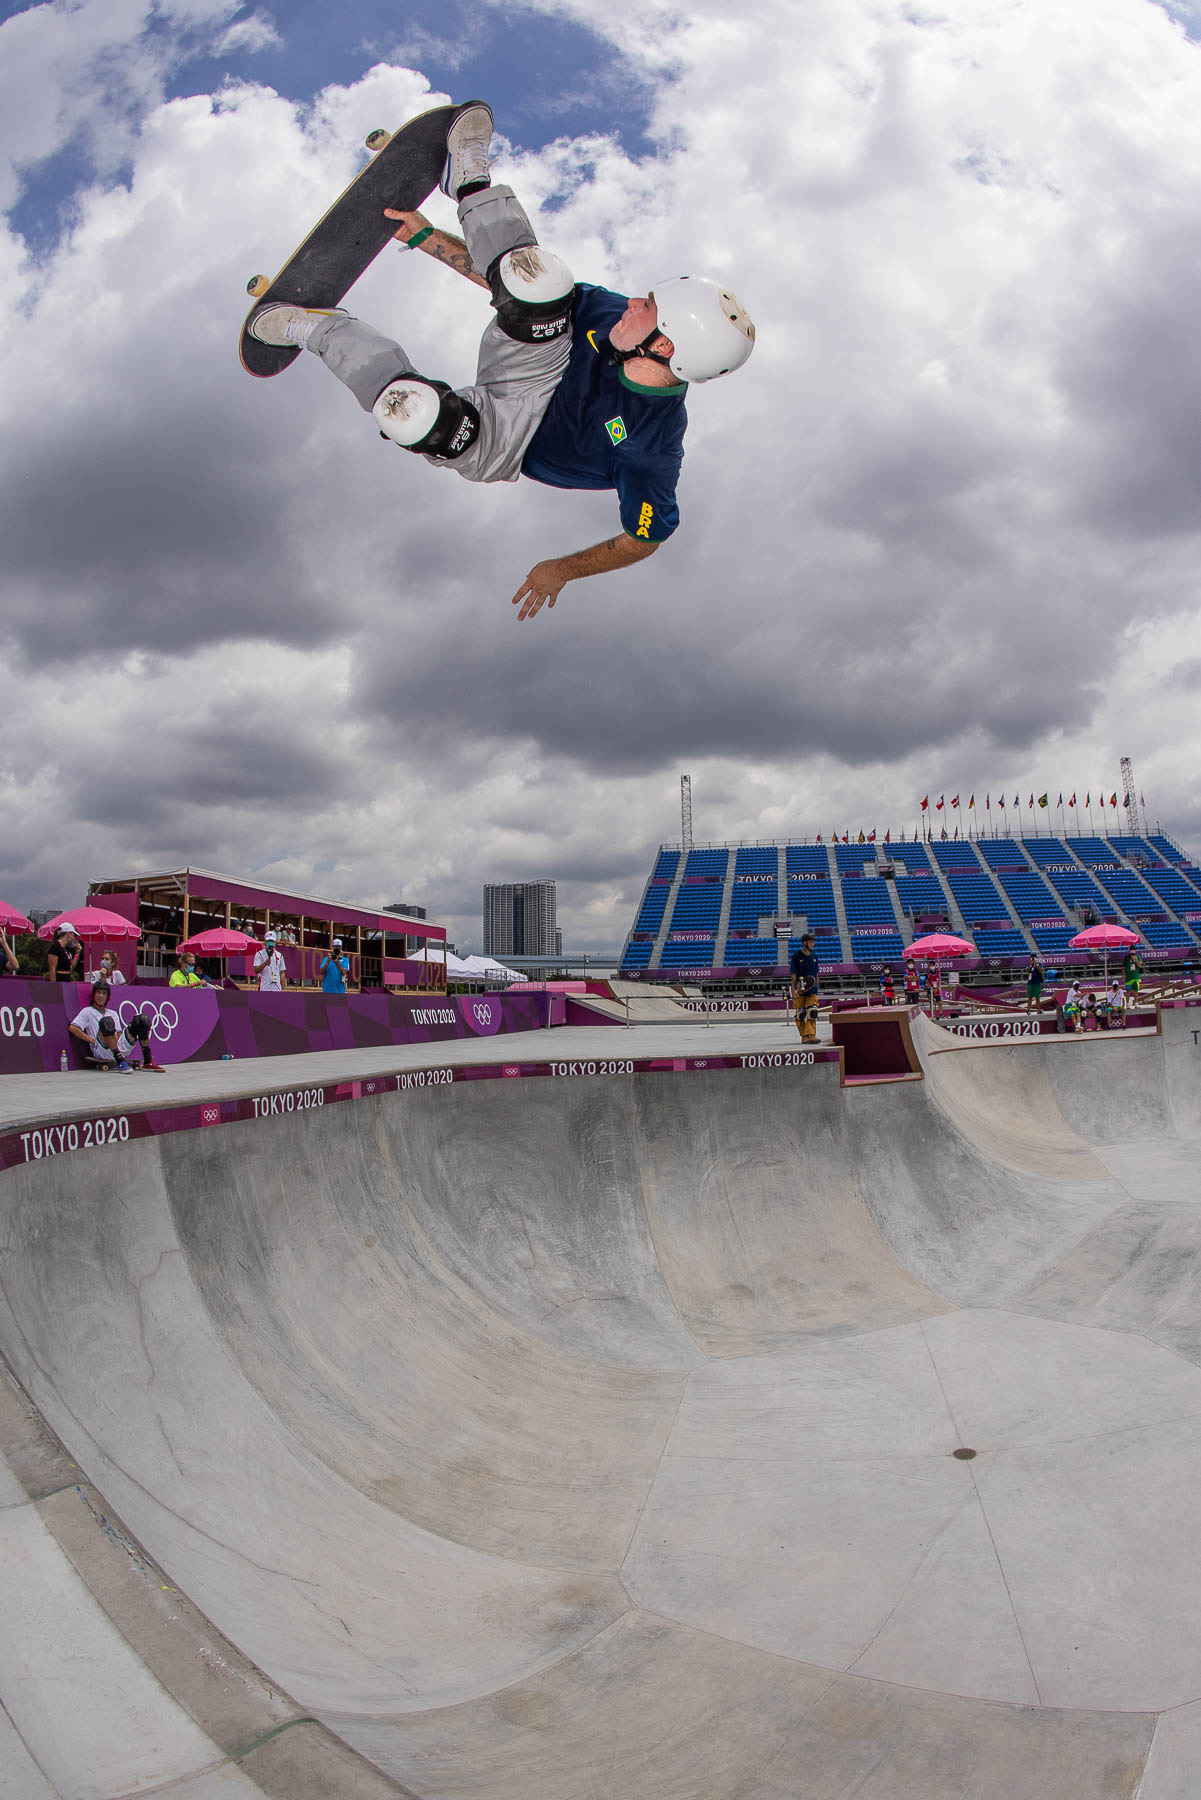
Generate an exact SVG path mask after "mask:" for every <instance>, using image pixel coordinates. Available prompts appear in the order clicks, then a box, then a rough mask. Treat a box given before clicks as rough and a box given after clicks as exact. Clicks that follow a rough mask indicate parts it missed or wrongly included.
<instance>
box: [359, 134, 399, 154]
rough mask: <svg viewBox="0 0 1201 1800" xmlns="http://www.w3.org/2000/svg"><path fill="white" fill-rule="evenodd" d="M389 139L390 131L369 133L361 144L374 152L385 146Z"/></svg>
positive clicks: (390, 136) (390, 137)
mask: <svg viewBox="0 0 1201 1800" xmlns="http://www.w3.org/2000/svg"><path fill="white" fill-rule="evenodd" d="M391 139H392V133H391V132H390V131H369V132H368V133H367V136H366V137H365V138H364V140H363V142H364V143H365V144H366V146H367V148H368V150H370V151H372V152H375V151H378V150H382V149H383V147H384V145H385V144H387V143H390V142H391Z"/></svg>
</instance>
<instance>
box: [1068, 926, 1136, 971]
mask: <svg viewBox="0 0 1201 1800" xmlns="http://www.w3.org/2000/svg"><path fill="white" fill-rule="evenodd" d="M1137 943H1138V932H1137V931H1129V930H1127V928H1126V926H1125V925H1111V924H1110V923H1109V922H1108V920H1103V921H1102V923H1101V924H1100V925H1090V926H1089V927H1088V930H1087V931H1078V932H1077V933H1076V935H1075V937H1074V938H1073V939H1072V948H1073V950H1103V951H1104V952H1105V974H1104V976H1103V977H1102V979H1103V980H1104V982H1105V985H1106V987H1108V986H1109V952H1110V950H1111V949H1113V950H1128V949H1129V948H1130V946H1131V944H1137Z"/></svg>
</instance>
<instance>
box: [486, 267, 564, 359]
mask: <svg viewBox="0 0 1201 1800" xmlns="http://www.w3.org/2000/svg"><path fill="white" fill-rule="evenodd" d="M488 287H489V289H490V290H491V293H492V304H493V306H494V307H495V309H496V322H497V324H498V325H499V326H500V328H501V330H502V331H503V332H504V334H505V336H506V337H511V338H514V339H516V341H517V342H518V343H519V344H545V343H548V342H550V341H551V340H552V339H554V338H561V337H566V336H567V334H568V332H569V331H570V330H571V315H572V314H573V312H574V311H575V280H574V278H573V276H572V273H571V270H570V269H569V268H568V267H567V264H566V263H565V262H564V261H563V259H562V257H561V256H556V255H555V254H554V252H553V251H550V250H543V249H542V248H541V247H540V246H539V245H537V244H528V245H526V246H525V247H524V248H522V249H520V250H507V251H506V252H505V254H504V255H503V256H498V257H497V259H496V261H495V262H494V263H493V264H492V266H491V268H490V269H489V270H488Z"/></svg>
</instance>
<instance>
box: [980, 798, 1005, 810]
mask: <svg viewBox="0 0 1201 1800" xmlns="http://www.w3.org/2000/svg"><path fill="white" fill-rule="evenodd" d="M1001 804H1002V806H1004V804H1005V802H1004V801H1003V800H1002V802H1001ZM984 810H985V812H991V811H992V795H991V794H985V796H984Z"/></svg>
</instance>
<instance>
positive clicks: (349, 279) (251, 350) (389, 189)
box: [238, 106, 462, 376]
mask: <svg viewBox="0 0 1201 1800" xmlns="http://www.w3.org/2000/svg"><path fill="white" fill-rule="evenodd" d="M461 110H462V109H461V108H460V107H458V106H436V107H434V109H433V110H432V111H431V112H425V113H419V114H418V116H417V117H416V118H415V119H410V120H409V122H408V124H407V125H402V126H401V128H400V130H399V131H394V132H387V131H373V132H372V133H371V134H370V136H369V137H368V138H367V140H366V141H367V148H368V150H370V151H371V153H372V155H371V161H370V162H369V163H366V164H365V165H364V166H363V168H361V169H360V170H359V172H358V174H357V175H356V176H355V178H354V180H353V181H352V182H351V183H350V186H349V187H348V188H346V189H345V190H344V191H343V192H342V193H341V194H339V196H338V198H337V199H336V200H335V201H334V203H333V205H332V206H331V207H330V209H329V211H328V212H327V213H326V214H325V217H324V218H322V219H319V220H318V222H317V224H316V225H314V227H313V229H312V231H310V232H309V235H308V237H307V238H305V240H304V242H303V244H301V245H300V248H299V249H298V250H294V251H293V253H292V255H291V256H290V257H289V258H288V260H287V262H286V263H285V264H284V266H283V268H282V269H281V270H280V272H279V274H278V275H277V276H276V277H275V279H274V281H271V280H268V278H267V276H266V275H255V276H254V277H253V278H252V279H251V280H250V281H248V282H247V283H246V292H247V293H248V294H252V295H253V296H254V299H255V301H256V304H255V305H254V306H252V307H251V309H250V311H249V312H248V313H247V315H246V319H245V322H244V323H243V326H242V337H241V341H240V343H239V345H238V354H239V356H240V357H241V359H242V367H243V368H244V369H245V370H246V372H247V374H248V375H259V376H267V375H279V374H280V373H281V372H282V371H283V370H284V369H286V368H287V367H288V364H289V363H291V362H295V360H296V358H297V357H298V356H299V355H300V348H299V346H298V345H295V344H287V345H275V344H260V343H259V341H258V339H257V338H253V337H251V335H250V331H249V329H248V328H249V325H250V321H251V319H253V318H254V316H255V314H256V313H257V312H259V311H260V310H261V309H262V308H263V307H264V306H266V305H268V304H270V303H272V302H275V301H281V300H282V301H285V302H286V303H287V304H288V305H289V306H337V304H338V302H339V301H340V300H341V299H342V297H343V295H344V294H346V292H347V291H348V289H350V288H352V287H353V286H354V284H355V282H356V281H357V280H358V278H359V276H360V275H361V274H362V273H363V271H364V270H365V269H367V268H369V267H370V265H371V264H372V263H373V262H374V261H375V259H376V257H377V256H378V255H379V253H380V251H381V250H382V249H383V248H384V245H385V244H387V243H389V242H390V240H391V239H392V238H393V237H394V236H395V233H396V226H395V224H394V222H393V221H392V220H391V219H385V217H384V208H385V206H391V207H394V208H395V209H396V210H397V211H398V212H414V211H416V209H417V208H418V207H419V206H420V205H421V203H422V201H423V200H425V199H427V198H428V196H429V195H430V194H431V193H432V192H433V190H434V188H435V187H436V186H437V185H438V178H439V176H440V175H441V173H442V167H443V164H444V163H445V161H446V134H447V132H448V131H449V129H450V125H451V121H452V119H453V118H454V117H455V115H456V113H458V112H460V111H461Z"/></svg>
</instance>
